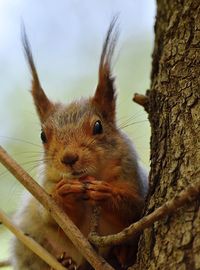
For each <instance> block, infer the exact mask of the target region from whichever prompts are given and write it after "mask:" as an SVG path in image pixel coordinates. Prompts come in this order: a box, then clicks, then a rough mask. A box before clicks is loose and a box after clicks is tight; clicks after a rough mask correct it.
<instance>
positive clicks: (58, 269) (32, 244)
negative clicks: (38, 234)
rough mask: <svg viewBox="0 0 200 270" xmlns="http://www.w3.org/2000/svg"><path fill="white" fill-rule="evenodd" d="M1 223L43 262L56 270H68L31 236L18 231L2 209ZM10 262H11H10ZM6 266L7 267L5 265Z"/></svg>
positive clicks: (0, 211)
mask: <svg viewBox="0 0 200 270" xmlns="http://www.w3.org/2000/svg"><path fill="white" fill-rule="evenodd" d="M0 221H1V222H2V223H3V224H4V225H5V226H6V227H7V228H8V229H9V230H10V231H11V232H12V233H14V234H15V236H16V237H17V238H18V239H19V240H20V241H21V242H22V243H23V244H24V245H26V246H27V247H28V248H29V249H31V250H32V251H33V252H34V253H35V254H37V255H38V256H39V257H40V258H41V259H42V260H43V261H45V262H46V263H47V264H48V265H50V266H51V267H52V268H53V269H55V270H66V268H65V267H63V266H62V265H61V264H60V263H59V262H58V261H57V260H56V258H54V257H53V256H52V255H51V254H50V253H49V252H48V251H46V249H44V248H43V247H42V246H40V245H39V244H38V243H37V242H36V241H35V240H34V239H32V238H31V237H30V236H28V235H25V234H24V232H22V231H21V230H20V229H18V228H17V227H16V226H15V225H14V224H13V223H12V221H11V220H10V219H9V218H8V217H7V216H6V215H5V213H4V212H3V211H2V210H1V209H0ZM8 262H9V261H8ZM4 266H5V265H4Z"/></svg>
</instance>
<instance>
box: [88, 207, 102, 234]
mask: <svg viewBox="0 0 200 270" xmlns="http://www.w3.org/2000/svg"><path fill="white" fill-rule="evenodd" d="M100 215H101V206H100V205H99V204H95V205H94V206H93V211H92V218H91V225H90V234H89V236H88V238H90V236H91V235H92V234H97V233H98V227H99V219H100Z"/></svg>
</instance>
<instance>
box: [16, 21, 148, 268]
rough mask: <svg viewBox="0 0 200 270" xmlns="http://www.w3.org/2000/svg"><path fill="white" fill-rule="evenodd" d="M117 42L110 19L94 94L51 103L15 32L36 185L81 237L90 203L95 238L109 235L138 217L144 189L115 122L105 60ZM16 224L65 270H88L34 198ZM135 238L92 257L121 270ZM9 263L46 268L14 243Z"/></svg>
mask: <svg viewBox="0 0 200 270" xmlns="http://www.w3.org/2000/svg"><path fill="white" fill-rule="evenodd" d="M117 37H118V29H117V27H116V18H114V19H113V20H112V21H111V23H110V25H109V28H108V31H107V34H106V37H105V40H104V43H103V48H102V53H101V57H100V64H99V76H98V84H97V88H96V91H95V93H94V96H92V97H90V98H86V99H83V98H82V99H80V100H77V101H75V102H72V103H70V104H68V105H64V104H62V103H54V102H52V101H51V100H50V99H49V98H48V97H47V95H46V94H45V92H44V90H43V89H42V86H41V83H40V80H39V76H38V74H37V70H36V67H35V64H34V60H33V56H32V52H31V48H30V44H29V41H28V38H27V35H26V32H25V29H23V31H22V42H23V47H24V52H25V56H26V59H27V62H28V64H29V68H30V70H31V74H32V90H31V93H32V97H33V100H34V104H35V107H36V110H37V114H38V116H39V119H40V123H41V141H42V144H43V147H44V154H43V164H42V165H41V168H40V170H41V172H42V176H41V174H40V181H41V184H42V186H43V188H44V189H45V190H46V191H47V192H48V193H49V194H51V196H52V197H53V198H54V199H55V202H56V203H58V204H59V205H60V206H61V207H62V208H63V209H64V211H65V212H66V213H67V214H68V216H69V217H70V218H71V220H72V221H73V222H74V223H75V225H76V226H77V227H78V228H79V229H80V231H81V232H82V233H83V234H84V235H85V236H86V237H87V236H88V234H89V232H90V221H91V216H92V207H93V205H94V203H98V205H100V206H101V215H100V220H99V228H98V229H99V231H98V233H99V234H100V235H109V234H114V233H117V232H119V231H121V230H123V229H124V228H125V227H127V226H129V225H130V224H131V223H133V222H135V221H137V220H138V219H139V218H140V217H141V214H142V212H143V207H144V202H145V196H146V194H147V190H148V180H147V174H146V171H145V169H144V168H143V167H142V165H141V164H140V162H139V158H138V156H137V153H136V151H135V149H134V146H133V143H132V142H131V140H130V139H129V138H128V137H127V135H125V134H124V133H123V131H122V130H120V129H119V128H118V127H117V123H116V90H115V82H114V77H113V76H112V58H113V53H114V49H115V45H116V42H117ZM15 223H16V224H17V225H18V226H19V227H20V228H21V229H22V230H23V231H24V233H26V234H28V235H30V236H31V237H32V238H34V239H35V240H36V241H37V242H38V243H40V244H41V245H42V246H43V247H44V248H45V249H46V250H48V251H49V252H50V253H51V254H52V255H54V256H55V257H57V258H58V260H59V261H60V262H61V263H62V264H63V265H64V266H65V267H66V269H74V270H75V269H90V266H89V265H87V263H86V262H85V260H84V258H83V256H82V255H81V254H80V253H79V252H78V251H77V249H76V248H75V247H74V246H73V244H72V243H71V242H70V240H69V239H68V238H67V236H65V234H64V233H63V232H62V230H61V228H60V227H59V226H58V225H57V224H56V222H55V221H54V220H53V218H52V217H51V216H50V214H49V213H48V211H47V210H46V209H45V208H44V207H43V206H41V205H40V203H39V202H38V201H37V200H36V199H35V198H33V197H31V196H29V195H28V198H27V197H26V198H25V199H24V201H23V203H22V207H21V209H20V210H19V211H18V213H17V214H16V216H15ZM137 238H138V237H135V238H134V239H132V240H131V241H130V242H129V243H127V244H122V245H121V246H120V245H119V246H116V247H112V248H109V249H108V248H105V249H102V250H100V251H99V252H100V254H102V256H104V258H106V259H107V260H108V261H109V262H110V263H111V264H112V265H113V267H115V269H124V268H126V267H128V266H129V265H130V262H131V261H133V258H134V256H135V254H133V253H136V249H137V241H138V239H137ZM11 261H12V265H13V267H14V269H15V270H28V269H29V270H41V269H42V270H49V269H50V267H49V266H48V265H47V264H46V263H45V262H43V261H42V260H41V259H40V258H39V257H37V255H35V254H33V253H32V252H31V251H30V250H29V249H28V248H26V247H25V246H24V245H23V244H22V243H21V242H19V240H17V239H16V238H15V239H13V241H12V256H11Z"/></svg>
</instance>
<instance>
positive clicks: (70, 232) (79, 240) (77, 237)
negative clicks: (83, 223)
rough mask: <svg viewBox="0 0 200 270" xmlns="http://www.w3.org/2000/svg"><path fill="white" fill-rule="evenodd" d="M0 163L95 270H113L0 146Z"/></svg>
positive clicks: (48, 196) (54, 203)
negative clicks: (36, 201) (56, 224)
mask: <svg viewBox="0 0 200 270" xmlns="http://www.w3.org/2000/svg"><path fill="white" fill-rule="evenodd" d="M0 162H1V163H2V164H3V165H4V166H5V167H6V168H7V169H8V170H9V171H10V172H11V173H12V174H13V175H14V176H15V177H16V178H17V179H18V180H19V181H20V183H21V184H22V185H24V186H25V188H26V189H27V190H28V191H29V192H30V193H31V194H32V195H33V196H34V197H35V198H36V199H37V200H38V201H39V202H40V203H41V204H42V205H43V206H44V207H45V208H46V209H47V210H48V211H49V212H50V213H51V216H52V217H53V218H54V219H55V221H56V222H57V223H58V225H59V226H60V227H61V228H62V230H63V231H64V232H65V234H66V235H67V237H68V238H69V239H70V240H71V241H72V243H73V244H74V246H75V247H76V248H77V250H79V252H80V253H81V254H82V255H83V256H84V257H85V259H86V260H87V261H88V262H89V263H90V264H91V265H92V266H93V267H94V268H95V269H96V270H102V269H105V270H111V269H112V270H113V268H112V267H111V266H110V265H109V264H108V263H107V262H106V261H105V260H104V259H103V258H102V257H101V256H99V255H98V254H97V253H96V252H95V250H94V249H93V248H92V246H91V244H90V243H89V242H88V241H87V239H86V238H85V237H84V236H83V234H82V233H81V232H80V230H79V229H78V228H77V227H76V226H75V225H74V224H73V222H72V221H71V220H70V219H69V217H68V216H67V215H66V213H65V212H64V211H63V210H62V209H61V208H60V207H59V206H58V205H57V204H56V202H55V201H54V200H53V199H52V198H51V196H50V195H49V194H48V193H47V192H46V191H45V190H44V189H43V188H42V187H41V186H40V185H39V184H38V183H37V182H35V181H34V179H33V178H32V177H31V176H30V175H29V174H28V173H27V172H26V171H24V170H23V169H22V168H21V167H20V166H19V165H18V164H17V163H16V161H15V160H13V159H12V158H11V157H10V156H9V155H8V154H7V152H6V151H5V150H4V149H3V148H2V147H1V146H0Z"/></svg>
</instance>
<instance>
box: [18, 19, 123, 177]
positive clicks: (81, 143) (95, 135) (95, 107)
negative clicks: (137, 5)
mask: <svg viewBox="0 0 200 270" xmlns="http://www.w3.org/2000/svg"><path fill="white" fill-rule="evenodd" d="M116 19H117V17H115V18H114V19H113V20H112V22H111V24H110V26H109V29H108V32H107V35H106V37H105V40H104V43H103V49H102V53H101V57H100V64H99V80H98V84H97V88H96V91H95V94H94V96H93V97H92V98H90V99H88V100H86V101H80V102H77V103H72V104H70V105H69V106H63V105H61V104H55V103H53V102H51V101H50V100H49V99H48V97H47V96H46V94H45V92H44V91H43V89H42V87H41V84H40V81H39V77H38V74H37V70H36V67H35V64H34V60H33V57H32V52H31V49H30V45H29V42H28V38H27V36H26V33H25V30H24V29H23V32H22V42H23V46H24V51H25V55H26V58H27V60H28V64H29V67H30V70H31V73H32V91H31V92H32V96H33V99H34V103H35V106H36V109H37V113H38V115H39V118H40V121H41V126H42V133H41V139H42V141H43V144H44V147H45V153H46V157H45V158H46V159H45V160H46V163H47V164H48V165H49V166H50V167H53V168H54V169H56V170H57V171H58V172H60V173H61V174H68V175H70V176H74V177H81V176H84V175H86V174H90V175H94V176H95V174H96V173H97V168H99V169H100V168H101V165H102V166H106V164H107V167H109V166H111V164H112V163H113V164H114V163H115V164H114V165H115V166H114V167H115V168H116V167H117V166H116V163H118V162H119V161H118V160H117V159H113V160H112V158H111V157H112V151H113V152H115V151H116V147H115V145H116V141H117V136H116V135H117V133H118V132H117V129H116V128H115V87H114V78H112V74H111V63H112V56H113V53H114V48H115V44H116V41H117V37H118V29H117V28H116V27H115V24H116ZM115 137H116V140H115ZM118 137H119V136H118ZM114 150H115V151H114ZM118 150H119V149H118ZM107 153H109V155H107ZM107 156H109V158H110V163H109V164H108V159H107V158H106V157H107ZM115 157H116V154H115ZM108 165H109V166H108ZM110 170H111V167H109V169H108V172H107V174H109V171H110ZM104 171H106V169H105V167H104Z"/></svg>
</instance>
